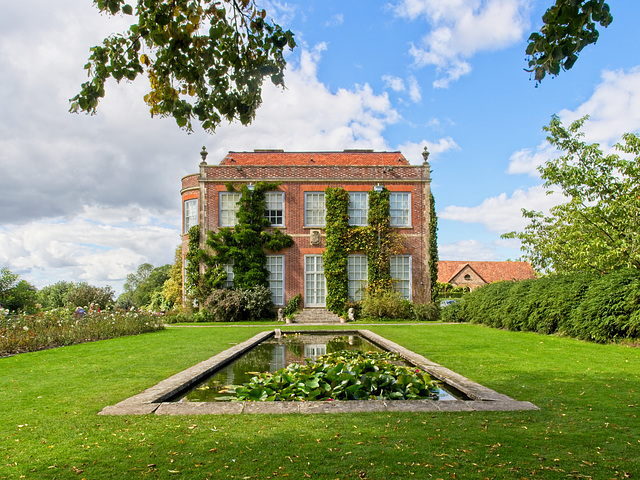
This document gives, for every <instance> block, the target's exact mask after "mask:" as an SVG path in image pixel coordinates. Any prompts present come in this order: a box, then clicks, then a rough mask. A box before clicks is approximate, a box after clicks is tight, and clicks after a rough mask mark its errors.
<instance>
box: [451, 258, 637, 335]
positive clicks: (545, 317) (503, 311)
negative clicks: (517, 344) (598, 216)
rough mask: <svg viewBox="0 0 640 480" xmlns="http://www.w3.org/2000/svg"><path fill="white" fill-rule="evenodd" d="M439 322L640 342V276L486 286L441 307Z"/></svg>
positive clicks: (630, 272)
mask: <svg viewBox="0 0 640 480" xmlns="http://www.w3.org/2000/svg"><path fill="white" fill-rule="evenodd" d="M443 318H444V319H445V321H447V320H448V321H461V320H468V321H470V322H472V323H484V324H486V325H489V326H492V327H498V328H508V329H509V330H530V331H535V332H539V333H544V334H551V333H559V334H563V335H570V336H572V337H577V338H580V339H583V340H590V341H595V342H601V343H602V342H607V341H611V340H614V341H615V340H619V339H634V338H638V337H640V271H638V270H636V269H625V270H619V271H616V272H613V273H609V274H604V275H598V274H594V273H573V274H568V275H552V276H549V277H544V278H541V279H537V280H524V281H521V282H499V283H495V284H490V285H487V286H484V287H482V288H480V289H478V290H475V291H474V292H472V293H470V294H468V295H467V296H465V297H464V298H463V299H462V301H461V304H460V306H459V307H458V306H455V305H451V306H449V307H446V308H445V309H444V310H443Z"/></svg>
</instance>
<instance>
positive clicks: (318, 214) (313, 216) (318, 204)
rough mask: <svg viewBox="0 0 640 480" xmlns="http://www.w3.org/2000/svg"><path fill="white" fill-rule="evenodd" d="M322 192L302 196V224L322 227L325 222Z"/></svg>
mask: <svg viewBox="0 0 640 480" xmlns="http://www.w3.org/2000/svg"><path fill="white" fill-rule="evenodd" d="M324 217H325V208H324V192H318V193H305V194H304V224H305V225H306V226H312V227H323V226H324V223H325V220H324Z"/></svg>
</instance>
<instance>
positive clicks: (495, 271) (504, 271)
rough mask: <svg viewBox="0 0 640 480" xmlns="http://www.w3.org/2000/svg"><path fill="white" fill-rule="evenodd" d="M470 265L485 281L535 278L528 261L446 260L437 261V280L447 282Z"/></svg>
mask: <svg viewBox="0 0 640 480" xmlns="http://www.w3.org/2000/svg"><path fill="white" fill-rule="evenodd" d="M467 265H468V266H469V267H471V268H472V269H473V270H474V271H475V272H476V273H477V274H478V275H480V276H481V277H482V278H483V279H484V280H485V281H486V282H487V283H493V282H499V281H501V280H525V279H527V278H536V274H535V272H534V271H533V268H532V267H531V265H530V264H529V262H465V261H462V260H460V261H447V260H441V261H439V262H438V282H440V283H448V282H450V281H451V279H453V278H454V277H455V276H456V275H457V274H458V273H459V272H460V271H461V270H462V269H463V268H464V267H466V266H467Z"/></svg>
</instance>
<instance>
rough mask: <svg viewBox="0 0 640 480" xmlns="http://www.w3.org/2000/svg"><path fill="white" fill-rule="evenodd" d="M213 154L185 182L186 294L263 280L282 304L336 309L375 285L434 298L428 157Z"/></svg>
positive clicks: (271, 152)
mask: <svg viewBox="0 0 640 480" xmlns="http://www.w3.org/2000/svg"><path fill="white" fill-rule="evenodd" d="M204 158H206V157H204V156H203V161H202V162H201V164H200V169H199V172H198V173H195V174H192V175H188V176H186V177H184V178H183V179H182V190H181V194H182V213H183V257H185V258H186V259H188V261H187V260H185V291H186V290H188V289H189V288H191V289H193V288H194V286H196V284H197V282H198V279H200V280H202V279H203V278H205V277H206V278H207V279H208V281H209V282H210V284H215V286H216V288H221V287H222V288H223V287H241V288H246V287H248V286H250V285H249V284H250V283H251V282H256V283H262V284H266V285H267V286H268V287H269V288H270V289H271V293H272V300H273V303H274V304H275V305H276V306H284V305H285V304H286V303H287V302H288V301H289V300H290V299H291V298H293V297H295V296H296V295H298V294H300V295H301V296H302V305H301V306H302V307H304V308H315V307H318V308H328V309H330V310H332V311H334V312H336V313H343V312H344V310H345V308H346V307H347V306H348V305H349V304H350V302H356V301H359V300H360V299H361V298H362V295H363V293H364V291H365V289H369V290H374V291H375V290H377V289H388V288H394V289H396V290H398V291H399V292H400V293H401V294H402V296H403V297H404V298H407V299H409V300H412V301H413V302H416V303H426V302H429V301H430V300H431V282H432V280H431V276H432V273H431V272H432V269H433V262H431V258H432V257H433V256H434V254H433V253H431V252H432V251H433V249H432V248H431V242H430V224H431V225H433V222H431V220H432V219H431V217H432V216H433V215H434V213H433V212H434V211H433V209H432V202H433V200H432V198H433V197H432V195H431V191H430V182H431V179H430V167H429V164H428V163H427V162H426V161H424V160H423V159H422V158H420V159H418V158H416V159H410V160H411V162H410V161H409V160H408V159H407V158H405V157H404V155H403V154H402V153H400V152H374V151H372V150H345V151H343V152H284V151H279V150H259V151H254V152H229V153H228V154H227V155H226V156H225V157H224V158H223V159H222V160H221V161H220V162H219V163H218V164H209V163H207V162H206V161H205V160H204ZM196 226H197V228H193V227H196ZM190 231H191V239H190V235H189V232H190ZM196 248H197V249H198V252H195V253H194V250H195V249H196ZM189 252H190V253H189ZM188 253H189V254H188ZM435 261H436V262H437V257H436V258H435ZM216 279H217V280H216ZM216 282H217V283H216ZM191 293H193V292H191ZM200 293H201V294H202V292H200Z"/></svg>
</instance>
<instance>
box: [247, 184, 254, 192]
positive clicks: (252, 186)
mask: <svg viewBox="0 0 640 480" xmlns="http://www.w3.org/2000/svg"><path fill="white" fill-rule="evenodd" d="M247 188H248V189H249V191H250V192H253V190H254V189H255V188H256V186H255V185H254V184H253V183H250V184H249V185H247Z"/></svg>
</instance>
